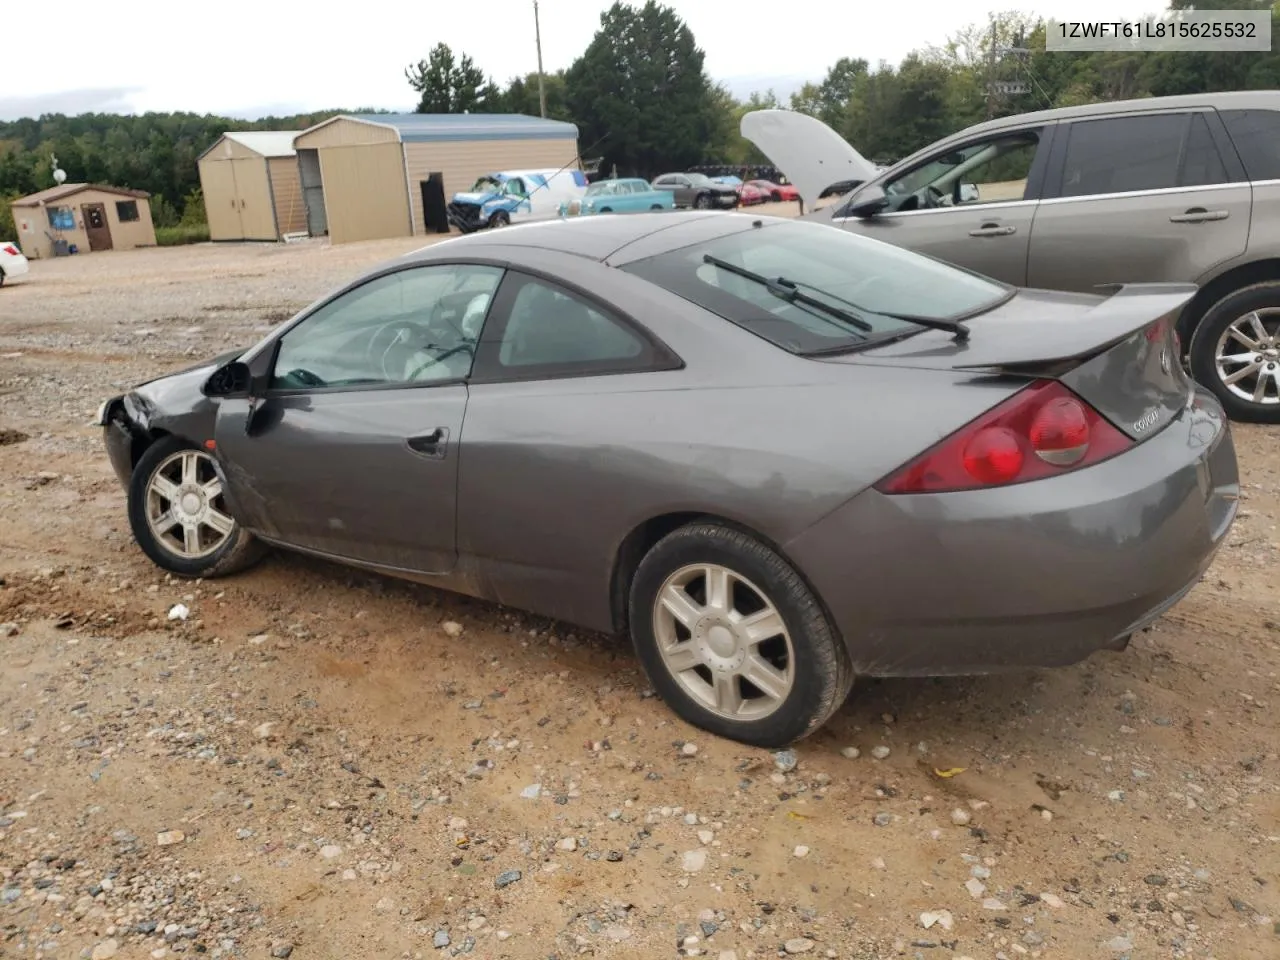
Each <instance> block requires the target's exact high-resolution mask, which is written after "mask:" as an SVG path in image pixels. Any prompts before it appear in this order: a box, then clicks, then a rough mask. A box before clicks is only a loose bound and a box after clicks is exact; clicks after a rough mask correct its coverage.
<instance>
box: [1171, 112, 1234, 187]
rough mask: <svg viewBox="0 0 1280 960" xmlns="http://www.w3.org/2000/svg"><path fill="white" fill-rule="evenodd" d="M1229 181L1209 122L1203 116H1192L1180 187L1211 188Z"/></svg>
mask: <svg viewBox="0 0 1280 960" xmlns="http://www.w3.org/2000/svg"><path fill="white" fill-rule="evenodd" d="M1228 179H1229V178H1228V176H1227V168H1226V166H1224V165H1223V163H1222V154H1220V153H1218V145H1217V144H1216V143H1214V142H1213V134H1212V133H1211V132H1210V131H1209V122H1208V121H1207V120H1205V118H1204V115H1203V114H1200V113H1194V114H1192V115H1191V129H1190V130H1189V131H1188V132H1187V143H1186V146H1185V147H1184V148H1183V151H1182V169H1181V170H1180V171H1179V172H1178V186H1180V187H1201V186H1210V185H1212V184H1215V183H1226V182H1227V180H1228Z"/></svg>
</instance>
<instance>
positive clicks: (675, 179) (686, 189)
mask: <svg viewBox="0 0 1280 960" xmlns="http://www.w3.org/2000/svg"><path fill="white" fill-rule="evenodd" d="M667 188H668V189H669V190H671V192H672V193H673V194H674V195H675V198H676V206H678V207H687V206H691V205H692V204H693V196H694V194H695V193H696V192H697V191H696V190H694V188H693V181H692V180H690V179H689V178H688V177H683V176H680V175H678V174H677V175H675V176H671V177H667Z"/></svg>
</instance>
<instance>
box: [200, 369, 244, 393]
mask: <svg viewBox="0 0 1280 960" xmlns="http://www.w3.org/2000/svg"><path fill="white" fill-rule="evenodd" d="M252 385H253V374H252V373H251V372H250V370H249V365H248V364H247V363H241V362H240V361H239V360H232V361H231V362H230V363H227V364H223V365H222V366H221V367H219V368H218V369H217V370H215V371H213V373H211V374H209V379H208V380H206V381H205V382H204V395H205V396H206V397H247V396H249V391H250V388H251V387H252Z"/></svg>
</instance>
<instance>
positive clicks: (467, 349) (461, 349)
mask: <svg viewBox="0 0 1280 960" xmlns="http://www.w3.org/2000/svg"><path fill="white" fill-rule="evenodd" d="M427 349H430V348H429V347H428V348H427ZM415 352H419V353H420V352H422V351H421V350H419V351H415ZM473 352H474V351H473V350H472V349H471V344H469V343H462V344H459V345H458V346H456V347H450V348H449V349H448V350H446V351H445V352H444V353H442V354H440V356H438V357H432V358H431V359H430V360H428V361H427V362H426V363H420V364H418V365H417V366H416V367H414V368H413V369H412V370H411V371H409V374H408V376H406V377H405V380H407V381H409V382H410V383H412V382H413V381H415V380H417V379H418V374H420V373H422V371H423V370H426V369H428V368H429V367H434V366H436V365H437V364H441V363H444V362H445V361H446V360H448V359H449V358H450V357H453V356H457V355H458V354H460V353H468V354H470V353H473Z"/></svg>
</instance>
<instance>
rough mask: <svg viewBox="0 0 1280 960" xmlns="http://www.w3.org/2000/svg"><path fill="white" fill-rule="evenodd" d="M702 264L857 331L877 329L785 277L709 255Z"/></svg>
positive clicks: (705, 255) (706, 255) (703, 259)
mask: <svg viewBox="0 0 1280 960" xmlns="http://www.w3.org/2000/svg"><path fill="white" fill-rule="evenodd" d="M702 262H703V263H709V264H711V265H712V266H713V267H719V268H720V269H721V270H724V271H726V272H728V273H732V274H735V275H737V276H739V277H742V278H743V279H745V280H750V281H752V282H753V283H758V284H760V285H761V286H762V287H764V288H765V289H766V290H768V291H769V292H770V293H772V294H773V295H774V296H775V297H777V298H778V299H779V300H786V301H787V302H788V303H803V304H804V305H805V306H806V307H813V308H814V309H815V310H821V311H822V312H823V313H825V314H826V315H827V316H829V317H835V318H836V319H837V320H842V321H844V322H845V323H847V324H848V325H849V326H851V327H853V328H854V329H855V330H860V331H862V332H863V333H867V332H869V331H871V330H874V329H875V327H873V326H872V325H871V324H869V323H867V321H865V320H863V319H862V318H861V317H859V316H856V315H855V314H852V313H850V312H849V311H848V310H841V309H840V308H839V307H833V306H832V305H831V304H829V303H827V302H826V301H825V300H819V299H818V298H817V297H811V296H809V294H807V293H803V292H801V290H800V289H799V287H797V286H796V284H794V283H792V282H791V281H790V280H787V279H786V278H785V277H778V278H777V279H776V280H771V279H770V278H769V277H766V276H765V275H764V274H761V273H756V272H755V271H754V270H748V269H746V268H745V267H740V266H738V265H737V264H736V263H730V262H729V261H728V260H721V259H720V258H719V257H714V256H712V255H711V254H709V253H704V254H703V255H702Z"/></svg>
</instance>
